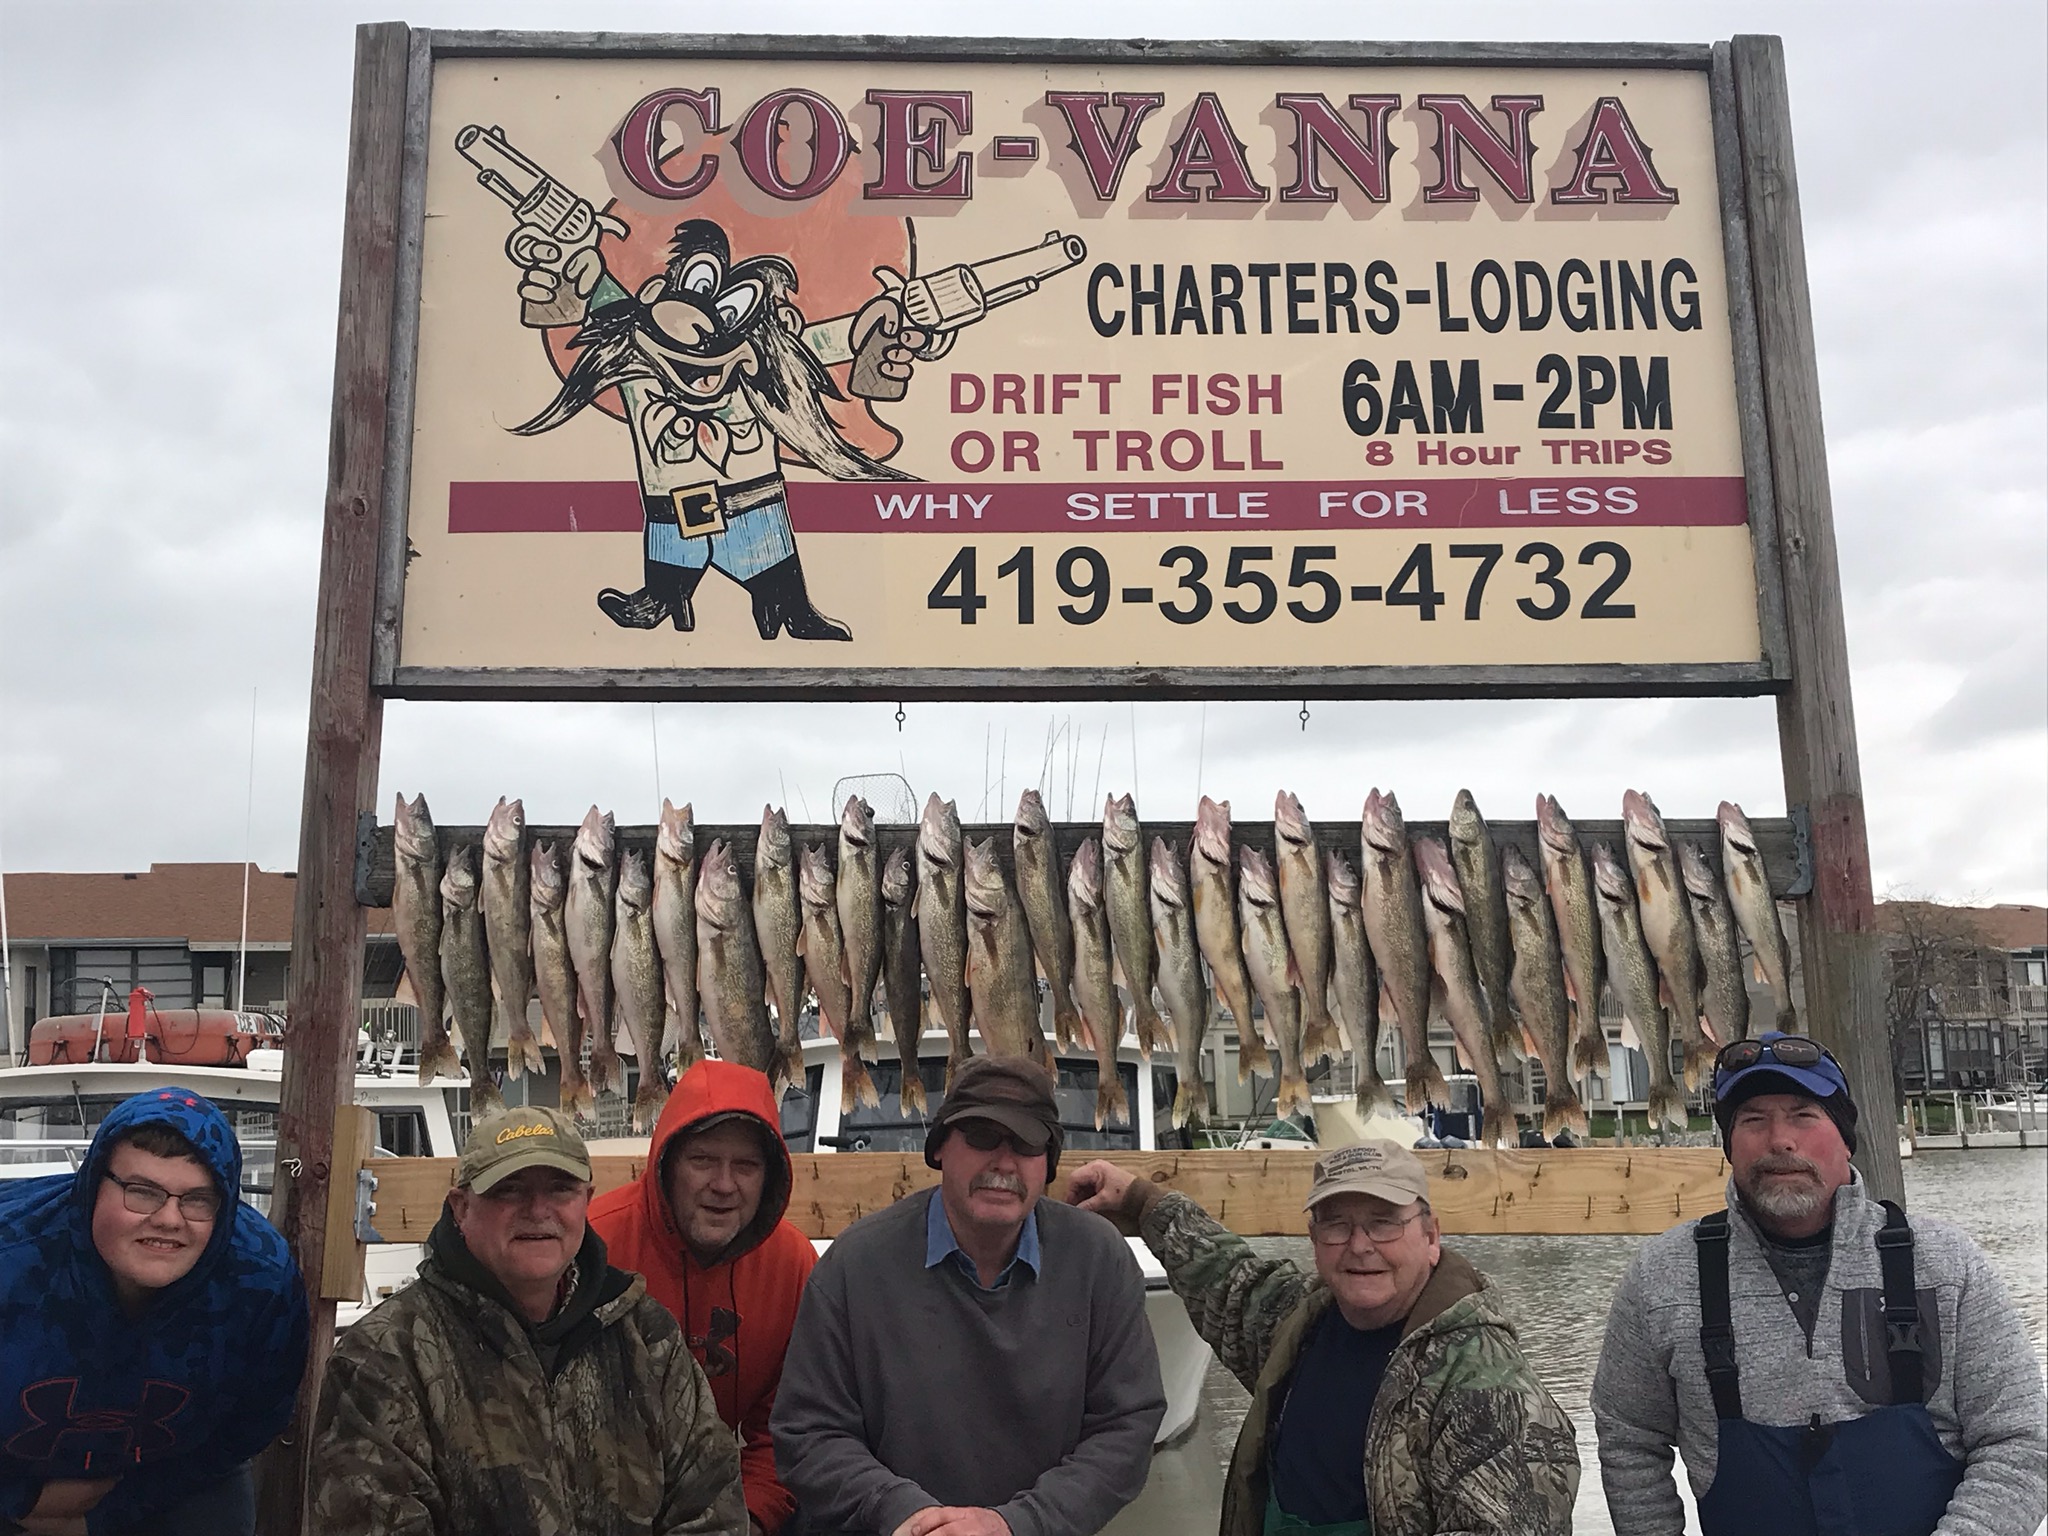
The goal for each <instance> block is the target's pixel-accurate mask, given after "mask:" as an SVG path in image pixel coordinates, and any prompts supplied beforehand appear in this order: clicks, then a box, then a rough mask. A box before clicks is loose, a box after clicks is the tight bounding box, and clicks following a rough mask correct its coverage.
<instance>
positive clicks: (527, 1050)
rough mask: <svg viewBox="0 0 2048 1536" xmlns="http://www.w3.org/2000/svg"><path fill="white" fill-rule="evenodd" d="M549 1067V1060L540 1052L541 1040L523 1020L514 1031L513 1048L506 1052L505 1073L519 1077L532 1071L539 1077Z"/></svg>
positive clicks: (512, 1076)
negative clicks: (537, 1038) (535, 1036)
mask: <svg viewBox="0 0 2048 1536" xmlns="http://www.w3.org/2000/svg"><path fill="white" fill-rule="evenodd" d="M547 1069H548V1065H547V1062H546V1061H545V1060H544V1059H543V1058H542V1056H541V1054H540V1041H538V1040H536V1039H535V1038H534V1037H533V1029H532V1027H531V1026H530V1025H528V1024H526V1023H525V1022H524V1021H522V1022H521V1023H520V1025H519V1027H518V1028H517V1029H515V1030H513V1031H512V1040H511V1048H510V1049H509V1050H508V1051H507V1052H506V1053H505V1075H506V1076H508V1077H511V1078H519V1077H523V1076H525V1075H526V1074H527V1073H528V1072H531V1073H532V1074H533V1075H534V1076H535V1077H539V1076H540V1075H541V1074H542V1073H543V1072H545V1071H547Z"/></svg>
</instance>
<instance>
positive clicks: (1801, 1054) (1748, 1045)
mask: <svg viewBox="0 0 2048 1536" xmlns="http://www.w3.org/2000/svg"><path fill="white" fill-rule="evenodd" d="M1765 1060H1769V1061H1774V1062H1776V1063H1777V1064H1778V1065H1779V1066H1781V1067H1817V1066H1819V1065H1820V1064H1821V1063H1822V1062H1823V1061H1827V1062H1830V1063H1832V1064H1833V1065H1834V1067H1835V1070H1836V1071H1840V1070H1841V1063H1840V1062H1837V1061H1835V1058H1834V1056H1833V1054H1832V1053H1831V1052H1830V1051H1829V1050H1828V1048H1827V1047H1826V1046H1824V1045H1822V1044H1821V1043H1820V1042H1819V1041H1818V1040H1814V1039H1811V1038H1810V1037H1808V1036H1806V1035H1787V1036H1786V1037H1785V1038H1784V1039H1782V1040H1737V1041H1735V1042H1733V1043H1732V1044H1729V1045H1724V1046H1722V1047H1721V1054H1720V1055H1718V1056H1716V1057H1715V1058H1714V1070H1715V1071H1716V1072H1717V1073H1729V1072H1741V1071H1743V1070H1744V1069H1746V1068H1749V1067H1753V1066H1755V1065H1756V1064H1757V1063H1758V1062H1761V1061H1765Z"/></svg>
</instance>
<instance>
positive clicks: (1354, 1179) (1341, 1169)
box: [1302, 1141, 1429, 1211]
mask: <svg viewBox="0 0 2048 1536" xmlns="http://www.w3.org/2000/svg"><path fill="white" fill-rule="evenodd" d="M1332 1195H1374V1196H1377V1197H1378V1198H1379V1199H1381V1200H1385V1201H1387V1202H1388V1203H1389V1204H1390V1205H1407V1204H1409V1203H1410V1202H1412V1201H1416V1200H1427V1199H1428V1198H1429V1173H1428V1171H1427V1170H1426V1169H1424V1168H1423V1166H1422V1160H1421V1159H1420V1158H1418V1157H1417V1156H1416V1155H1415V1154H1414V1153H1413V1152H1410V1151H1409V1150H1408V1149H1407V1148H1406V1147H1404V1146H1402V1145H1401V1144H1400V1143H1399V1142H1397V1141H1361V1142H1357V1143H1355V1144H1353V1145H1351V1146H1348V1147H1339V1148H1338V1149H1337V1150H1336V1151H1335V1152H1332V1153H1331V1154H1330V1155H1329V1156H1328V1157H1324V1158H1319V1159H1317V1161H1316V1171H1315V1178H1314V1180H1313V1181H1312V1182H1311V1183H1310V1184H1309V1187H1308V1203H1307V1204H1306V1205H1304V1206H1303V1207H1302V1209H1303V1210H1304V1211H1312V1210H1314V1209H1315V1208H1316V1202H1318V1201H1320V1200H1327V1199H1329V1198H1330V1196H1332Z"/></svg>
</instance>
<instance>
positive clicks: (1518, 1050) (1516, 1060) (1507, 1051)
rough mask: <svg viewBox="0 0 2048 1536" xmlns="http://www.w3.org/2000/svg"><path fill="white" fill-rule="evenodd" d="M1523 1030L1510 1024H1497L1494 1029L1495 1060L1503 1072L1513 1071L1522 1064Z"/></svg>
mask: <svg viewBox="0 0 2048 1536" xmlns="http://www.w3.org/2000/svg"><path fill="white" fill-rule="evenodd" d="M1522 1059H1523V1049H1522V1032H1521V1030H1520V1029H1517V1028H1515V1027H1513V1026H1512V1025H1509V1026H1505V1027H1502V1026H1496V1027H1495V1029H1494V1031H1493V1060H1494V1064H1495V1065H1496V1066H1498V1067H1499V1068H1500V1069H1501V1071H1503V1072H1513V1071H1515V1070H1516V1069H1517V1068H1519V1067H1520V1066H1521V1065H1522Z"/></svg>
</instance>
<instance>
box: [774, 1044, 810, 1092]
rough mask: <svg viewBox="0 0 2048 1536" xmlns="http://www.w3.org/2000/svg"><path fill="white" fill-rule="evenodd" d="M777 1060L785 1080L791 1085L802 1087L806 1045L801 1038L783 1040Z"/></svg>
mask: <svg viewBox="0 0 2048 1536" xmlns="http://www.w3.org/2000/svg"><path fill="white" fill-rule="evenodd" d="M779 1045H780V1049H779V1051H778V1052H777V1061H778V1063H779V1066H780V1070H781V1072H782V1077H783V1081H784V1082H786V1083H788V1084H789V1085H790V1086H791V1087H795V1088H800V1087H802V1086H803V1081H804V1047H803V1042H802V1041H801V1040H796V1041H781V1042H779Z"/></svg>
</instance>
